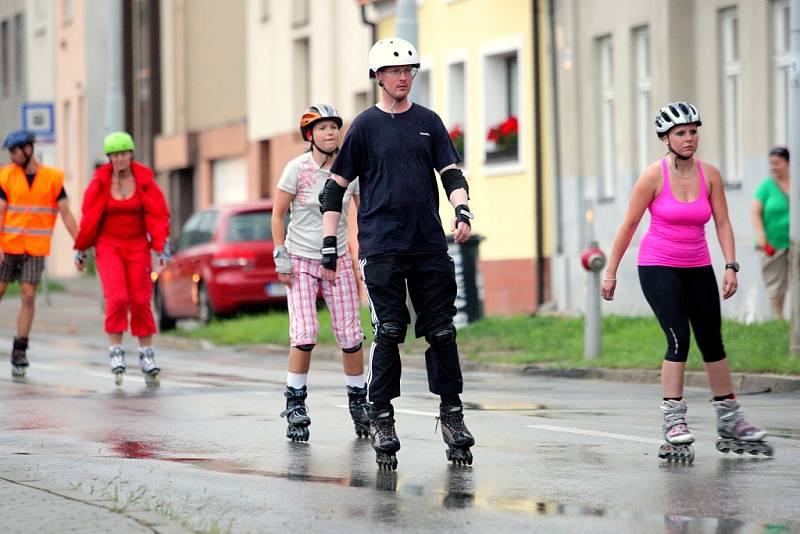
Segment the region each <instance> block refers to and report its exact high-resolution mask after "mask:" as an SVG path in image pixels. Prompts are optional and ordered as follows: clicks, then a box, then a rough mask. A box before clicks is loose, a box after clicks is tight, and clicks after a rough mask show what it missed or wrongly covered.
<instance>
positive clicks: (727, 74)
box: [719, 7, 742, 183]
mask: <svg viewBox="0 0 800 534" xmlns="http://www.w3.org/2000/svg"><path fill="white" fill-rule="evenodd" d="M719 16H720V30H721V35H720V36H721V38H722V47H721V51H722V62H721V63H722V132H723V142H724V149H723V154H724V165H723V177H724V178H725V181H726V182H728V183H738V182H741V180H742V161H741V157H742V141H741V135H742V115H741V109H742V106H741V99H742V94H741V93H742V83H741V70H742V68H741V64H740V62H739V16H738V14H737V12H736V8H735V7H730V8H726V9H723V10H720V12H719Z"/></svg>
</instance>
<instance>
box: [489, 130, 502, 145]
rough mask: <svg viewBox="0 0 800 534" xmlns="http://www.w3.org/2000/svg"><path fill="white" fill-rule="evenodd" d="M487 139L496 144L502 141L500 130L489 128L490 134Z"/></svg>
mask: <svg viewBox="0 0 800 534" xmlns="http://www.w3.org/2000/svg"><path fill="white" fill-rule="evenodd" d="M486 139H488V140H489V141H494V142H495V143H496V142H497V141H498V140H500V132H499V130H498V129H497V128H489V132H488V133H487V134H486Z"/></svg>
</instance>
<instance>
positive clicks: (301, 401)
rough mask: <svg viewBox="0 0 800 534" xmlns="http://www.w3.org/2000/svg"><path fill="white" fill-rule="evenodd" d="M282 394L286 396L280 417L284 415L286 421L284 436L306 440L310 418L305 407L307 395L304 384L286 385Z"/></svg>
mask: <svg viewBox="0 0 800 534" xmlns="http://www.w3.org/2000/svg"><path fill="white" fill-rule="evenodd" d="M283 396H284V397H286V409H285V410H284V411H282V412H281V417H285V418H286V422H287V423H288V426H287V428H286V437H287V438H289V439H290V440H292V441H308V425H310V424H311V418H310V417H309V416H308V408H307V407H306V398H307V397H308V392H307V389H306V386H303V387H301V388H297V389H295V388H293V387H292V386H286V392H285V393H284V394H283Z"/></svg>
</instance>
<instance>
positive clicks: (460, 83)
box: [447, 61, 467, 163]
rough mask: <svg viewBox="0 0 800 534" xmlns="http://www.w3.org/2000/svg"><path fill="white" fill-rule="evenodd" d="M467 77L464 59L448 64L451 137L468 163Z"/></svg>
mask: <svg viewBox="0 0 800 534" xmlns="http://www.w3.org/2000/svg"><path fill="white" fill-rule="evenodd" d="M466 93H467V77H466V68H465V65H464V62H463V61H458V62H455V63H450V64H449V65H448V66H447V122H448V130H449V131H450V139H452V140H453V144H454V145H455V147H456V150H458V153H459V155H460V156H461V159H463V160H464V162H465V163H466V153H467V152H466V132H467V94H466Z"/></svg>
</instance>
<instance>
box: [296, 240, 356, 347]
mask: <svg viewBox="0 0 800 534" xmlns="http://www.w3.org/2000/svg"><path fill="white" fill-rule="evenodd" d="M290 258H291V260H292V286H291V287H287V288H286V293H287V302H288V307H289V337H290V341H291V346H292V347H296V346H297V345H310V344H316V342H317V333H318V332H319V321H318V320H317V293H318V292H319V289H320V288H322V296H323V297H324V298H325V303H326V304H327V305H328V309H329V310H330V312H331V323H332V326H333V335H334V337H335V338H336V342H337V343H338V344H339V347H341V348H343V349H350V348H353V347H355V346H357V345H358V344H359V343H361V342H362V341H363V340H364V331H363V330H362V329H361V316H360V315H359V301H358V284H357V283H356V278H355V274H354V273H353V261H352V259H351V258H350V253H349V252H346V253H345V254H344V255H342V256H340V257H339V260H338V263H337V264H336V283H335V284H332V283H330V282H328V281H326V280H325V279H323V278H322V275H321V274H320V269H321V268H322V267H321V260H312V259H309V258H303V257H301V256H294V255H292V256H290Z"/></svg>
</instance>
